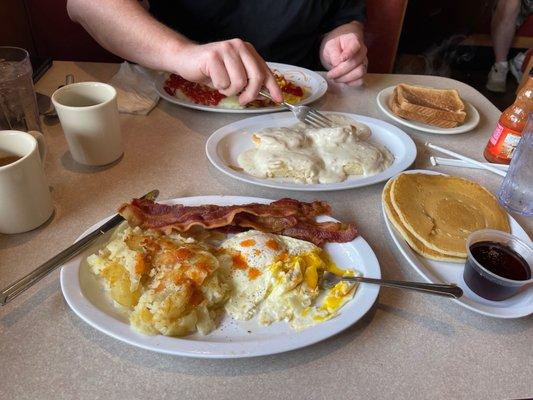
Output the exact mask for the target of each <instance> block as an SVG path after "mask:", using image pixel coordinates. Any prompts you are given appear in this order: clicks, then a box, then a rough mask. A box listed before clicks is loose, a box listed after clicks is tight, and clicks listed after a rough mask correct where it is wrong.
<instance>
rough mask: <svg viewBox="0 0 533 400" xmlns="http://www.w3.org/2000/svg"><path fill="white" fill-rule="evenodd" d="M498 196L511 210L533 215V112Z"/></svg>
mask: <svg viewBox="0 0 533 400" xmlns="http://www.w3.org/2000/svg"><path fill="white" fill-rule="evenodd" d="M498 197H499V199H500V203H501V204H502V205H503V206H504V207H505V208H506V209H508V210H509V211H514V212H517V213H519V214H522V215H525V216H528V217H529V216H531V215H533V113H530V114H529V119H528V121H527V124H526V127H525V128H524V132H523V133H522V138H521V139H520V142H518V145H517V146H516V149H515V150H514V154H513V158H512V159H511V164H510V165H509V170H508V171H507V175H506V176H505V178H504V179H503V182H502V186H501V187H500V191H499V193H498Z"/></svg>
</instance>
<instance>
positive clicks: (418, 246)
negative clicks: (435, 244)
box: [381, 180, 465, 263]
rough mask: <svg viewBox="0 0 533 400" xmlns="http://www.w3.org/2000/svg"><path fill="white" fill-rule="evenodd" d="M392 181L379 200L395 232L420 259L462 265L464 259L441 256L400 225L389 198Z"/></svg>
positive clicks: (388, 183)
mask: <svg viewBox="0 0 533 400" xmlns="http://www.w3.org/2000/svg"><path fill="white" fill-rule="evenodd" d="M392 182H393V181H392V180H390V181H388V182H387V184H386V185H385V188H384V189H383V193H382V194H381V199H382V201H383V207H384V209H385V213H386V214H387V217H388V218H389V221H390V222H391V223H392V225H394V227H395V228H396V230H397V231H398V232H399V233H400V235H401V236H402V237H403V238H404V240H405V241H406V242H407V244H408V245H409V246H411V248H412V249H413V250H414V251H415V252H416V253H418V254H420V255H421V256H422V257H425V258H429V259H431V260H436V261H447V262H454V263H464V262H465V259H464V258H459V257H452V256H447V255H446V254H442V253H440V252H438V251H435V250H432V249H430V248H429V247H427V246H425V245H424V243H422V242H421V241H420V240H418V239H417V238H416V237H414V236H413V235H412V234H411V233H410V232H409V231H408V230H407V229H405V227H404V226H403V224H402V221H400V217H399V216H398V213H397V212H396V210H394V207H393V205H392V202H391V197H390V191H391V187H392Z"/></svg>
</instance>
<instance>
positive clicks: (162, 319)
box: [61, 196, 381, 358]
mask: <svg viewBox="0 0 533 400" xmlns="http://www.w3.org/2000/svg"><path fill="white" fill-rule="evenodd" d="M134 201H135V200H133V201H132V202H131V203H129V204H128V205H127V206H126V207H123V208H121V215H123V216H126V218H127V219H128V221H130V224H132V225H133V224H137V225H136V226H138V227H137V228H129V227H128V225H127V224H128V223H126V222H125V223H123V224H122V225H121V226H120V227H119V228H117V229H119V230H117V232H116V233H113V234H111V232H108V233H106V234H105V235H104V236H103V237H102V238H100V239H99V240H98V241H97V242H95V243H94V244H93V245H92V246H91V247H90V248H87V249H86V250H84V251H83V253H81V254H79V255H78V256H76V257H75V258H74V259H72V260H70V261H69V262H68V263H66V264H65V265H64V266H63V268H62V269H61V289H62V291H63V295H64V297H65V299H66V301H67V303H68V304H69V306H70V307H71V309H72V310H73V311H74V312H75V313H76V314H77V315H78V316H79V317H80V318H82V319H83V320H84V321H85V322H87V323H88V324H90V325H91V326H93V327H94V328H96V329H98V330H99V331H101V332H103V333H105V334H107V335H109V336H112V337H114V338H116V339H118V340H121V341H123V342H126V343H128V344H131V345H134V346H138V347H141V348H144V349H148V350H151V351H156V352H160V353H167V354H174V355H181V356H188V357H197V358H241V357H252V356H261V355H268V354H275V353H280V352H285V351H289V350H294V349H298V348H302V347H305V346H309V345H311V344H313V343H316V342H319V341H322V340H324V339H326V338H329V337H330V336H333V335H335V334H337V333H339V332H341V331H342V330H344V329H346V328H348V327H349V326H351V325H353V324H354V323H355V322H357V321H358V320H359V319H360V318H361V317H362V316H363V315H365V313H366V312H368V310H369V309H370V308H371V307H372V305H373V304H374V302H375V300H376V298H377V296H378V293H379V286H377V285H370V284H360V285H357V286H353V287H350V286H346V285H351V284H346V283H342V284H341V285H340V286H339V287H337V286H335V287H334V288H333V289H325V288H322V287H321V286H320V278H319V277H320V273H318V275H317V273H316V272H317V271H322V269H321V268H323V267H324V266H325V265H328V267H327V268H328V270H331V269H329V268H337V267H335V266H338V267H344V268H346V269H347V270H352V269H356V271H357V273H360V274H362V275H364V276H368V277H373V278H380V276H381V272H380V268H379V263H378V261H377V259H376V256H375V254H374V252H373V251H372V249H371V248H370V246H369V245H368V243H367V242H366V241H365V240H364V239H363V238H362V237H359V236H358V237H356V235H357V232H356V230H355V228H354V227H353V225H350V224H338V223H336V222H335V221H336V220H334V219H333V218H330V217H328V216H319V217H318V218H317V219H316V222H313V223H311V225H313V224H314V225H313V226H315V227H316V229H322V230H323V232H326V234H328V235H332V236H331V238H332V239H331V240H334V239H333V238H337V239H335V240H341V239H340V237H341V236H338V235H344V236H342V238H343V239H342V240H343V241H344V242H342V243H333V242H329V243H326V244H325V245H324V246H323V248H319V247H317V246H315V245H314V244H312V243H310V242H308V241H305V240H298V239H295V237H300V238H302V236H301V234H302V231H301V229H300V230H298V232H297V233H295V232H292V233H291V232H289V231H285V230H284V231H283V235H282V236H280V235H274V234H272V233H271V234H266V233H263V232H258V231H255V230H248V231H245V232H243V233H238V234H228V236H226V237H225V239H220V238H218V240H223V241H222V242H221V243H222V244H220V242H219V244H218V245H217V246H219V247H217V248H216V249H217V250H216V251H215V250H213V251H212V250H209V251H212V253H209V252H206V249H214V248H212V247H209V246H211V245H212V244H210V245H209V246H208V247H206V246H207V245H206V244H205V243H204V242H203V241H206V240H207V239H206V238H207V237H208V236H209V235H208V236H206V235H205V232H213V231H212V230H200V231H195V235H197V236H194V238H195V239H191V236H188V237H187V239H184V238H183V237H181V236H180V235H177V236H176V234H171V235H166V234H163V233H158V234H157V235H156V236H150V235H152V233H151V234H150V235H149V234H148V233H147V232H153V231H150V230H145V228H146V226H147V225H143V224H150V223H152V224H153V223H154V221H156V220H160V219H161V218H168V217H169V216H172V215H174V216H175V215H177V214H179V213H180V212H181V213H182V214H187V215H188V217H187V218H186V220H185V222H184V221H179V222H177V221H178V220H177V219H175V220H173V222H174V223H175V224H174V225H172V226H174V227H178V226H181V227H182V228H183V226H184V225H183V224H182V223H185V224H189V223H191V224H192V225H195V224H197V223H198V221H199V220H198V219H196V218H195V217H191V215H190V214H188V212H189V211H184V209H183V208H180V207H182V206H179V205H178V206H176V204H181V205H183V206H185V208H186V209H187V210H190V209H189V208H187V206H202V205H204V207H200V208H198V207H195V209H194V212H199V213H200V214H201V215H202V217H201V219H202V221H203V223H205V224H206V225H202V226H207V225H208V224H214V223H215V222H216V223H218V224H219V225H217V226H220V220H221V215H220V213H219V211H218V210H221V209H224V210H225V211H224V213H225V214H224V216H225V217H227V216H228V215H231V216H230V217H229V220H227V221H226V222H228V221H231V220H233V221H234V223H236V224H237V226H239V225H238V224H239V223H241V222H242V219H241V220H239V221H241V222H239V223H237V222H235V221H236V219H235V218H236V217H235V215H240V216H241V217H240V218H242V217H243V216H247V217H248V219H249V220H248V222H247V223H250V221H255V222H256V223H263V222H261V218H259V217H258V219H257V220H254V219H253V218H254V215H256V214H257V215H259V214H261V215H265V213H271V214H270V215H271V216H272V218H270V219H268V221H266V222H264V224H265V225H264V226H268V224H269V223H272V221H273V220H275V219H276V218H279V220H282V219H283V218H288V217H289V216H288V214H291V213H292V214H291V215H292V216H293V217H294V216H295V215H296V216H297V217H298V218H299V216H301V215H303V216H310V215H317V214H321V213H323V212H328V211H329V208H328V207H329V206H327V204H326V203H323V202H313V203H300V202H298V201H295V200H291V199H282V200H279V201H278V202H275V203H273V204H270V205H267V206H263V205H264V204H268V203H270V200H266V199H260V198H251V197H240V196H202V197H188V198H181V199H173V200H169V201H165V202H163V203H164V204H165V205H160V204H156V205H154V204H155V203H150V204H151V205H149V206H142V207H137V205H135V206H133V204H134ZM139 201H142V200H139ZM287 202H289V203H291V204H288V203H287ZM249 203H260V204H259V205H257V204H249ZM172 204H174V205H175V206H173V207H172V209H173V210H174V211H172V212H170V211H169V210H170V209H166V211H169V213H166V214H165V213H161V212H160V211H161V207H167V206H166V205H172ZM206 204H214V205H218V206H235V205H238V206H237V207H236V208H235V207H233V208H231V209H229V208H227V207H226V208H224V207H214V208H213V207H212V208H210V209H209V210H208V211H207V214H206V213H205V212H204V211H206V208H205V205H206ZM241 205H245V206H241ZM324 205H325V206H324ZM143 207H144V208H143ZM150 207H156V208H158V209H157V210H155V209H154V211H153V213H154V214H150V212H152V211H150V209H151V208H150ZM257 207H265V209H258V208H257ZM272 207H274V208H272ZM321 207H322V208H321ZM323 207H326V208H325V209H324V208H323ZM177 208H180V210H181V211H179V210H177ZM241 208H242V209H243V210H244V211H243V210H241ZM123 210H127V211H123ZM131 210H133V211H131ZM143 210H147V211H146V215H147V216H146V217H145V211H143ZM176 210H177V211H176ZM265 210H266V211H265ZM287 210H291V211H287ZM324 210H326V211H324ZM126 212H127V213H128V214H126ZM210 213H214V214H210ZM217 213H219V214H217ZM239 213H240V214H239ZM313 213H314V214H313ZM163 214H165V215H163ZM215 214H216V218H215V217H214V215H215ZM208 215H209V216H208ZM250 218H251V219H250ZM291 218H292V217H291ZM178 219H179V217H178ZM132 221H137V222H135V223H134V222H132ZM139 221H141V222H139ZM143 221H144V222H143ZM150 221H151V222H150ZM192 221H196V222H192ZM290 221H292V220H290ZM103 222H105V220H102V221H100V222H99V223H97V224H95V225H94V226H93V227H91V228H89V229H88V230H87V231H86V232H85V233H84V234H83V235H86V234H87V233H88V232H89V231H91V230H92V229H94V228H95V227H97V226H98V225H100V224H101V223H103ZM166 222H167V223H170V222H169V220H168V219H166ZM291 223H292V222H291ZM304 223H305V224H308V223H309V220H308V219H305V222H304ZM180 224H182V225H180ZM274 225H276V224H274ZM149 226H152V225H149ZM153 226H155V225H153ZM169 226H170V225H166V227H169ZM190 226H191V225H187V227H186V228H184V229H191V228H190ZM254 226H255V225H254ZM288 226H290V225H286V227H288ZM338 227H341V228H340V229H341V230H337V229H338ZM284 229H286V228H284ZM202 232H203V233H202ZM276 232H277V231H276ZM309 232H310V231H309ZM309 232H308V233H309ZM327 232H329V233H327ZM309 234H310V235H311V233H309ZM83 235H82V236H80V237H83ZM143 235H144V236H143ZM154 235H155V234H154ZM216 235H219V236H220V235H221V234H220V233H217V234H216ZM290 235H292V237H291V236H290ZM298 235H300V236H298ZM305 235H307V234H305V233H304V236H305ZM336 235H337V236H336ZM346 235H348V236H346ZM350 235H351V236H350ZM308 237H309V240H317V239H316V238H317V236H316V235H315V236H313V235H311V236H308ZM353 237H355V239H353ZM313 238H314V239H313ZM352 239H353V240H352ZM176 243H179V246H178V245H176ZM139 246H141V248H142V249H140V250H139ZM173 246H174V247H173ZM180 246H181V247H180ZM134 250H135V251H134ZM141 250H142V251H141ZM132 251H134V253H132V254H133V255H128V254H130V253H131V252H132ZM154 252H155V253H154ZM277 253H279V254H278V255H277V256H276V258H275V260H276V261H275V262H274V263H273V264H272V265H270V267H269V268H266V267H264V265H263V264H265V262H266V261H265V260H267V259H268V257H274V255H275V254H277ZM191 254H192V255H191ZM326 254H327V256H326ZM213 255H216V257H215V258H216V260H219V261H217V262H219V263H218V264H216V265H218V267H217V268H215V267H214V265H215V264H213V263H214V262H215V261H213V260H215V259H214V258H213ZM314 255H319V257H318V258H316V257H315V256H314ZM198 257H199V258H198ZM168 260H172V261H168ZM176 260H180V263H181V264H179V265H180V266H179V268H178V269H172V268H171V267H169V262H170V263H172V262H176ZM183 260H186V261H183ZM223 260H226V261H223ZM228 260H229V261H228ZM317 260H318V261H317ZM226 262H229V263H230V264H229V265H230V275H224V274H225V273H226V272H227V270H226V269H225V268H226V267H224V265H225V263H226ZM243 263H244V267H242V265H243ZM317 263H318V264H317ZM324 263H326V264H324ZM186 264H187V268H185V267H184V265H186ZM117 265H118V266H119V267H120V268H119V269H117ZM147 265H148V266H149V267H148V269H147V267H146V266H147ZM176 265H177V264H176ZM261 265H263V267H262V266H261ZM291 265H292V266H293V267H294V268H293V269H291V268H292V267H289V266H291ZM191 266H194V268H193V267H191ZM150 268H151V269H150ZM169 268H170V269H169ZM183 268H185V269H183ZM261 268H262V269H261ZM324 268H325V267H324ZM257 269H259V271H257ZM119 271H122V275H121V274H120V273H119ZM124 271H129V272H128V273H127V274H126V275H124V274H125V272H124ZM152 271H154V272H152ZM206 271H207V272H206ZM268 271H270V272H268ZM270 273H271V274H277V275H272V276H271V277H270V278H272V277H274V278H275V279H273V278H272V279H270V278H269V279H270V280H268V282H274V283H270V285H272V286H269V287H268V288H267V287H266V286H261V285H263V283H262V282H264V281H265V280H264V279H263V278H264V277H267V276H270V275H268V274H270ZM354 273H355V272H354ZM139 274H141V275H139ZM142 274H144V275H142ZM161 274H163V275H161ZM184 274H187V275H184ZM125 276H127V277H129V278H127V279H126V278H124V277H125ZM161 276H163V278H164V279H163V278H161ZM184 276H186V277H187V279H185V280H184V279H183V277H184ZM206 276H207V277H206ZM228 276H230V278H228ZM258 276H259V278H257V277H258ZM297 276H300V278H299V280H296V278H295V277H297ZM139 277H141V278H139ZM165 277H166V278H165ZM243 277H247V279H248V280H246V279H244V280H242V279H241V278H243ZM287 277H290V279H289V278H287ZM215 278H216V279H215ZM237 278H238V279H237ZM124 279H126V280H124ZM198 279H200V281H198ZM228 279H229V280H228ZM265 279H266V278H265ZM169 282H170V283H169ZM184 282H185V283H186V284H187V285H186V286H183V285H185V284H184ZM280 282H281V283H280ZM310 282H311V283H310ZM134 284H135V285H137V286H134ZM139 285H141V286H142V287H145V289H142V294H140V293H138V290H141V289H140V287H141V286H139ZM149 285H150V286H149ZM179 285H182V286H179ZM254 285H255V286H254ZM280 285H290V286H286V287H285V288H283V287H282V286H280ZM295 285H296V286H295ZM106 287H107V289H106ZM312 287H314V289H309V288H312ZM287 288H289V289H290V290H289V289H287ZM335 288H337V289H335ZM190 290H192V291H193V292H192V293H190V297H188V301H189V303H185V304H186V307H185V306H184V307H185V308H178V307H181V306H178V305H179V304H182V303H180V302H178V300H179V299H176V297H175V296H178V297H179V296H182V295H183V296H185V295H186V293H188V291H190ZM310 290H311V291H310ZM326 290H327V291H326ZM317 291H318V292H317ZM319 292H320V293H319ZM224 293H225V294H224ZM260 293H262V295H260ZM265 293H266V294H265ZM310 293H311V294H312V296H311V297H312V298H313V299H314V300H312V303H309V301H310V300H309V299H311V297H305V295H306V294H307V295H310ZM313 293H314V294H313ZM317 294H318V296H319V297H318V298H316V297H314V296H316V295H317ZM139 295H140V297H139ZM226 295H228V296H227V297H225V296H226ZM132 296H133V297H132ZM157 296H163V297H157ZM261 296H264V297H263V298H262V297H261ZM276 296H277V297H276ZM283 296H286V297H283ZM287 296H288V297H287ZM321 296H322V297H321ZM132 299H133V300H132ZM193 299H194V301H193ZM221 299H223V300H221ZM306 299H307V300H306ZM319 299H321V300H319ZM169 301H170V303H169ZM218 301H223V303H221V304H222V306H221V305H220V304H218V306H217V307H218V308H211V307H215V306H214V305H215V304H217V303H216V302H218ZM254 301H255V303H253V302H254ZM315 301H316V302H317V303H316V304H315V303H314V302H315ZM319 301H320V302H321V303H320V305H319V303H318V302H319ZM132 302H133V303H132ZM133 304H136V305H133ZM309 304H312V305H311V306H309ZM171 305H172V307H171ZM303 306H305V307H303ZM220 307H222V308H220ZM254 307H256V308H254ZM302 307H303V308H302ZM169 310H170V311H169ZM177 310H178V311H177ZM179 310H181V311H179ZM183 310H186V311H183ZM193 311H194V313H193ZM287 313H289V314H287ZM291 313H292V314H291ZM243 315H245V316H244V317H243ZM232 316H235V317H236V318H240V319H241V320H240V321H238V320H237V319H234V318H233V317H232ZM193 317H194V319H193V320H191V318H193ZM249 317H252V319H250V320H242V319H246V318H249ZM283 319H284V320H283ZM191 321H192V322H191ZM259 321H261V323H262V324H267V325H261V324H259ZM276 321H279V322H276ZM130 323H131V326H130ZM191 323H192V327H193V328H192V330H191V328H190V327H191ZM268 324H269V325H268ZM133 327H135V329H133ZM302 328H305V329H303V330H301V329H302ZM184 329H185V333H187V332H193V333H191V334H187V335H185V336H181V335H183V334H184V331H183V330H184ZM140 332H144V333H140ZM199 332H203V333H204V334H200V333H199ZM146 333H148V334H146ZM161 333H164V334H161ZM166 335H178V336H181V337H171V336H166Z"/></svg>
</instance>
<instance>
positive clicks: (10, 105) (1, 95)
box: [0, 46, 41, 132]
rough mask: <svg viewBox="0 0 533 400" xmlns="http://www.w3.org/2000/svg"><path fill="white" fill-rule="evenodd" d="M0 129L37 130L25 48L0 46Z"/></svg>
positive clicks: (30, 72) (39, 123)
mask: <svg viewBox="0 0 533 400" xmlns="http://www.w3.org/2000/svg"><path fill="white" fill-rule="evenodd" d="M0 130H18V131H24V132H28V131H40V130H41V122H40V120H39V111H38V109H37V101H36V99H35V92H34V90H33V80H32V68H31V63H30V56H29V54H28V52H27V51H26V50H24V49H21V48H19V47H2V46H0Z"/></svg>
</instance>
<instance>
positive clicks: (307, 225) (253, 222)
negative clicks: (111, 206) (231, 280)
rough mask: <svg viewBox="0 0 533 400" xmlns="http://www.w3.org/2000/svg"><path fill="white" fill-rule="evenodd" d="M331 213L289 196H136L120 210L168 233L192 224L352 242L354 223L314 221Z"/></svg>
mask: <svg viewBox="0 0 533 400" xmlns="http://www.w3.org/2000/svg"><path fill="white" fill-rule="evenodd" d="M330 212H331V207H330V206H329V205H328V204H327V203H325V202H321V201H314V202H312V203H304V202H300V201H298V200H293V199H288V198H284V199H281V200H278V201H274V202H272V203H270V204H259V203H251V204H242V205H234V206H217V205H212V204H207V205H202V206H184V205H182V204H175V205H165V204H158V203H154V202H153V201H150V200H142V199H134V200H132V201H131V202H130V203H127V204H124V205H122V207H120V209H119V213H120V215H122V216H123V217H124V218H126V219H127V220H128V221H129V223H130V224H131V225H133V226H140V227H141V228H143V229H157V230H161V231H163V232H165V233H170V232H171V231H173V230H176V231H179V232H186V231H188V230H189V229H191V228H192V227H193V226H201V227H203V228H206V229H219V230H224V231H226V232H228V231H230V232H231V231H239V230H246V229H257V230H260V231H263V232H272V233H278V234H282V235H286V236H291V237H294V238H298V239H303V240H307V241H310V242H312V243H314V244H316V245H318V246H320V245H322V244H324V243H325V242H349V241H352V240H353V239H354V238H355V237H356V236H357V230H356V228H355V226H353V225H350V224H342V223H338V222H316V221H315V217H316V216H318V215H322V214H329V213H330Z"/></svg>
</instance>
